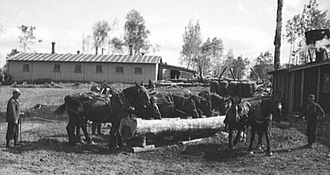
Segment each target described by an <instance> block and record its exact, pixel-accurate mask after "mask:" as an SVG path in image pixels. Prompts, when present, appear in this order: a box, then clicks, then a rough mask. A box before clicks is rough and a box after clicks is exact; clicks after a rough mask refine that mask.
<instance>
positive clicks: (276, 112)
mask: <svg viewBox="0 0 330 175" xmlns="http://www.w3.org/2000/svg"><path fill="white" fill-rule="evenodd" d="M272 110H273V111H272V114H273V116H274V118H275V122H277V123H280V122H281V121H282V103H281V100H279V99H274V103H273V108H272Z"/></svg>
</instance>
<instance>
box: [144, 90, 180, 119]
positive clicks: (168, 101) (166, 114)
mask: <svg viewBox="0 0 330 175" xmlns="http://www.w3.org/2000/svg"><path fill="white" fill-rule="evenodd" d="M149 95H150V97H153V98H154V100H155V102H156V104H157V106H158V108H159V111H160V113H161V116H162V117H163V118H171V117H174V116H176V109H175V106H174V101H173V97H172V94H171V93H168V92H161V91H152V92H150V94H149Z"/></svg>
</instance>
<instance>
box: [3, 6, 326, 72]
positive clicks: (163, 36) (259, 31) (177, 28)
mask: <svg viewBox="0 0 330 175" xmlns="http://www.w3.org/2000/svg"><path fill="white" fill-rule="evenodd" d="M308 1H309V0H284V7H283V27H284V26H285V24H286V21H287V20H288V19H291V18H292V17H293V15H296V14H298V13H301V12H302V9H303V5H304V4H307V3H308ZM317 2H318V3H319V5H320V6H319V9H321V10H328V11H330V3H329V0H318V1H317ZM0 4H1V7H0V25H2V26H3V27H4V29H5V32H4V33H2V35H0V58H1V59H0V66H3V65H4V64H5V57H6V55H7V54H8V53H10V51H11V49H13V48H17V49H19V50H21V48H20V45H19V43H18V36H19V35H20V34H21V31H20V29H18V27H19V26H21V25H26V26H34V27H36V30H35V36H36V37H37V39H41V40H42V42H41V43H36V44H34V45H33V49H34V50H35V51H36V52H39V53H50V52H51V42H56V53H76V52H77V50H80V51H81V50H82V37H83V36H87V35H92V27H93V26H94V24H95V23H96V22H97V21H99V20H106V21H108V22H110V23H111V22H113V21H114V20H115V19H116V18H117V19H118V21H119V25H118V26H119V29H118V30H117V31H116V32H115V33H113V34H112V36H117V37H120V36H122V34H123V27H124V23H125V22H126V15H127V14H128V12H129V11H130V10H132V9H135V10H137V11H138V12H140V14H141V16H143V18H144V20H145V21H146V27H147V29H149V30H150V31H151V35H150V36H149V39H150V41H151V43H152V44H156V43H157V44H159V45H160V46H161V48H160V52H159V53H157V55H160V56H162V57H163V61H164V62H167V63H169V64H172V65H179V61H178V58H179V56H180V55H179V53H180V51H181V48H182V45H183V41H182V35H183V33H184V28H185V27H186V26H187V25H188V23H189V21H190V20H192V21H193V22H194V23H196V21H197V20H198V21H199V23H200V26H201V33H202V38H203V41H205V40H206V39H207V38H208V37H209V38H213V37H217V38H221V39H222V40H223V44H224V47H225V49H233V51H234V54H235V57H237V56H241V55H242V56H243V57H248V58H251V59H252V58H255V57H257V56H258V55H260V53H261V52H266V51H270V52H272V53H273V52H274V45H273V39H274V36H275V26H276V9H277V0H93V1H92V0H24V1H21V0H0ZM329 17H330V13H329V12H328V18H329ZM282 33H284V30H283V31H282ZM288 51H289V45H288V44H285V43H284V40H283V44H282V55H281V63H286V62H288V57H289V56H288ZM99 53H100V52H99Z"/></svg>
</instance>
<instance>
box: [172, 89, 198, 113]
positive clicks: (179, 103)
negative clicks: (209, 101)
mask: <svg viewBox="0 0 330 175" xmlns="http://www.w3.org/2000/svg"><path fill="white" fill-rule="evenodd" d="M172 97H173V101H174V106H175V109H176V111H177V112H178V113H181V115H180V116H191V117H192V118H200V117H201V115H199V113H198V111H197V107H196V103H195V101H194V100H193V99H192V98H189V97H188V98H187V97H183V96H180V95H176V94H172Z"/></svg>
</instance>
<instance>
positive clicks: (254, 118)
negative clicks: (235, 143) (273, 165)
mask: <svg viewBox="0 0 330 175" xmlns="http://www.w3.org/2000/svg"><path fill="white" fill-rule="evenodd" d="M273 120H275V122H277V123H280V122H281V120H282V104H281V101H280V100H278V99H274V98H265V99H262V100H260V101H259V102H258V103H256V104H255V105H253V106H252V107H251V110H250V112H249V119H248V123H249V125H250V126H251V127H252V130H251V140H250V145H249V148H248V151H250V154H253V151H252V145H253V142H254V139H255V133H256V132H257V133H258V135H259V141H258V144H257V145H258V146H260V145H261V144H262V137H263V135H264V134H265V136H266V142H267V150H266V154H267V155H268V156H271V155H272V151H271V148H270V130H271V123H272V121H273Z"/></svg>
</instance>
